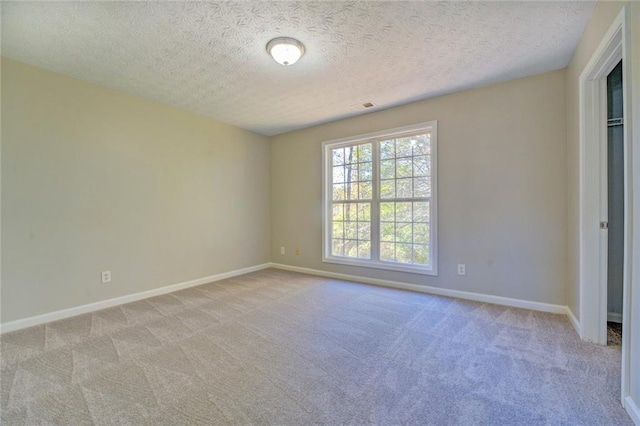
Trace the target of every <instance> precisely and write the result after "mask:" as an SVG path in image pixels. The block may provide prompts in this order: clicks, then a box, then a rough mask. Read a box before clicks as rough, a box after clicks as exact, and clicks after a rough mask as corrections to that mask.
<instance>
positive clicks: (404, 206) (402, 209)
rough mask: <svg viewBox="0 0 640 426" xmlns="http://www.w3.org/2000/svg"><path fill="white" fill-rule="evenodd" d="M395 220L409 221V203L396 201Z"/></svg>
mask: <svg viewBox="0 0 640 426" xmlns="http://www.w3.org/2000/svg"><path fill="white" fill-rule="evenodd" d="M396 221H397V222H411V203H410V202H406V203H396Z"/></svg>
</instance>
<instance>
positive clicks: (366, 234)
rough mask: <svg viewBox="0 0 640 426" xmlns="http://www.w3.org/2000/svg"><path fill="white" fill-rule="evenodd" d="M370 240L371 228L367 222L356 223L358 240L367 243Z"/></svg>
mask: <svg viewBox="0 0 640 426" xmlns="http://www.w3.org/2000/svg"><path fill="white" fill-rule="evenodd" d="M370 239H371V226H370V225H369V222H358V240H364V241H369V240H370Z"/></svg>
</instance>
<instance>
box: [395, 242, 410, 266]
mask: <svg viewBox="0 0 640 426" xmlns="http://www.w3.org/2000/svg"><path fill="white" fill-rule="evenodd" d="M412 260H413V246H412V245H411V244H400V243H396V262H400V263H411V261H412Z"/></svg>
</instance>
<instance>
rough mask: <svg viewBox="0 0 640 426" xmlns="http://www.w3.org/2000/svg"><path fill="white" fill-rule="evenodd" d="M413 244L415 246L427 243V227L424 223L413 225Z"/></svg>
mask: <svg viewBox="0 0 640 426" xmlns="http://www.w3.org/2000/svg"><path fill="white" fill-rule="evenodd" d="M413 242H414V243H417V244H428V243H429V225H427V224H426V223H414V224H413Z"/></svg>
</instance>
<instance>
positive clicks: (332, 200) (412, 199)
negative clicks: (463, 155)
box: [323, 121, 437, 275]
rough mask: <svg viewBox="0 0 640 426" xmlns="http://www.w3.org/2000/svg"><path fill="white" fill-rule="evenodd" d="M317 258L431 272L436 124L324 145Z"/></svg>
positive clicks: (433, 261)
mask: <svg viewBox="0 0 640 426" xmlns="http://www.w3.org/2000/svg"><path fill="white" fill-rule="evenodd" d="M323 162H324V168H323V170H324V177H323V196H324V248H323V261H324V262H330V263H340V264H346V265H355V266H366V267H372V268H380V269H391V270H396V271H405V272H414V273H420V274H428V275H437V245H436V231H437V228H436V122H435V121H432V122H428V123H423V124H419V125H416V126H409V127H403V128H398V129H392V130H388V131H385V132H379V133H374V134H368V135H361V136H356V137H352V138H346V139H340V140H334V141H327V142H324V144H323Z"/></svg>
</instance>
